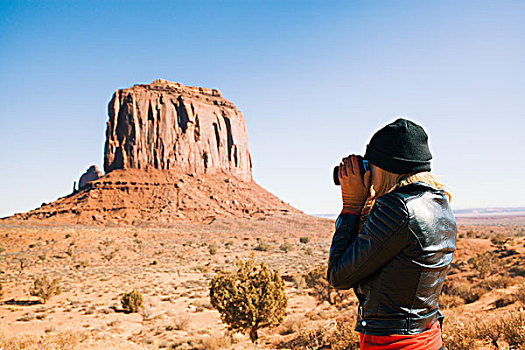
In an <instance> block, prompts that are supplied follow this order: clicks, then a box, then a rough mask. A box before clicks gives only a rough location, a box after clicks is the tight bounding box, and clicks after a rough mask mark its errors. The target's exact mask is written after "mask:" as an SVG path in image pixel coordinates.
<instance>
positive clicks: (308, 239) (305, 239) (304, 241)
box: [299, 236, 310, 244]
mask: <svg viewBox="0 0 525 350" xmlns="http://www.w3.org/2000/svg"><path fill="white" fill-rule="evenodd" d="M299 242H300V243H304V244H306V243H308V242H310V237H306V236H303V237H300V238H299Z"/></svg>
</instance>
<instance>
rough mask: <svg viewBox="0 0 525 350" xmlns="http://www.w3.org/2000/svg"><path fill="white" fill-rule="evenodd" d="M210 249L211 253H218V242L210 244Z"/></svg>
mask: <svg viewBox="0 0 525 350" xmlns="http://www.w3.org/2000/svg"><path fill="white" fill-rule="evenodd" d="M208 251H209V252H210V255H215V254H217V244H215V243H210V244H208Z"/></svg>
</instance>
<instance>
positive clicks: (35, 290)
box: [29, 276, 62, 304]
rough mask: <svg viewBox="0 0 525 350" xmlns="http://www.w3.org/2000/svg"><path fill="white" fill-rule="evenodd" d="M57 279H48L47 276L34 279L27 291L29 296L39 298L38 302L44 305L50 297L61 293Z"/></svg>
mask: <svg viewBox="0 0 525 350" xmlns="http://www.w3.org/2000/svg"><path fill="white" fill-rule="evenodd" d="M59 283H60V279H59V278H54V279H51V278H48V277H47V276H41V277H38V276H37V277H35V278H34V280H33V286H31V288H30V289H29V294H31V295H32V296H35V297H38V298H40V302H41V303H42V304H45V303H46V302H47V301H48V300H49V299H51V297H53V296H55V295H59V294H60V293H61V292H62V289H61V288H60V285H59Z"/></svg>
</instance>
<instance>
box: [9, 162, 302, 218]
mask: <svg viewBox="0 0 525 350" xmlns="http://www.w3.org/2000/svg"><path fill="white" fill-rule="evenodd" d="M274 217H279V218H281V219H282V218H283V217H286V218H290V219H292V218H298V217H303V218H306V217H307V216H306V215H304V214H303V213H302V212H300V211H298V210H296V209H294V208H293V207H291V206H290V205H288V204H286V203H284V202H283V201H281V200H280V199H279V198H277V197H276V196H274V195H272V194H271V193H270V192H268V191H266V190H264V189H263V188H262V187H260V186H258V185H257V184H255V183H254V182H244V181H241V180H239V179H237V178H235V177H232V176H231V175H229V174H227V173H225V172H218V173H215V174H213V175H209V174H193V173H185V172H180V171H177V170H158V169H147V170H144V169H126V170H122V169H119V170H114V171H112V172H110V173H109V174H106V175H105V176H103V177H101V178H99V179H97V180H94V181H92V182H89V183H87V184H86V186H85V187H83V188H81V189H80V190H79V192H77V193H75V194H71V195H69V196H66V197H62V198H59V199H58V200H56V201H54V202H52V203H49V204H43V205H42V206H41V207H40V208H37V209H35V210H33V211H30V212H27V213H23V214H16V215H14V216H12V217H10V218H6V219H4V220H5V221H29V222H33V221H35V220H36V221H45V222H48V223H76V224H107V223H112V224H133V225H138V224H167V223H176V222H180V221H189V222H204V223H211V222H213V221H214V220H216V219H221V218H245V219H266V218H274Z"/></svg>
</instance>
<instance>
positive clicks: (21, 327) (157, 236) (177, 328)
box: [0, 216, 525, 349]
mask: <svg viewBox="0 0 525 350" xmlns="http://www.w3.org/2000/svg"><path fill="white" fill-rule="evenodd" d="M283 222H284V223H283ZM484 224H486V222H484ZM332 228H333V221H331V220H325V219H312V220H311V221H310V222H303V221H298V220H294V218H293V217H289V216H288V217H280V218H277V219H276V220H271V219H267V220H259V221H253V220H234V219H232V220H216V221H213V222H212V223H210V224H180V225H178V226H174V227H169V228H154V227H142V228H140V227H132V226H123V227H118V226H113V227H100V226H81V225H60V226H56V225H55V226H53V225H47V226H42V225H28V224H25V225H18V224H1V225H0V283H1V284H2V286H3V297H2V298H1V300H2V303H0V335H2V334H3V336H4V338H7V339H9V338H13V337H15V338H17V339H20V338H21V337H23V336H25V335H29V336H30V337H31V336H32V337H33V338H31V339H33V340H32V341H34V339H36V338H38V337H41V336H44V337H53V336H62V335H64V334H71V339H69V338H68V339H69V340H67V341H68V342H69V344H70V347H71V348H90V346H93V348H108V349H111V348H115V349H117V348H126V349H157V348H172V349H192V348H203V349H205V348H209V349H215V348H231V349H250V348H257V349H259V348H260V349H273V348H278V347H279V346H278V344H280V343H282V342H286V341H288V340H290V339H293V338H294V336H295V334H296V333H297V332H298V330H299V329H301V328H304V327H312V326H313V325H324V324H327V323H329V322H330V321H331V320H333V319H335V318H336V317H337V316H338V315H341V313H342V312H349V313H353V312H355V311H354V309H355V303H356V301H355V298H354V297H353V296H352V295H350V296H348V297H347V298H348V299H347V303H346V305H345V306H343V308H342V307H341V306H333V305H330V304H328V303H327V302H323V303H318V302H317V300H316V299H315V298H314V297H313V296H312V295H310V294H309V290H308V289H307V288H305V286H303V285H301V284H300V283H298V282H297V276H301V275H303V274H305V273H307V272H308V271H310V270H311V269H312V268H313V267H315V266H317V265H318V264H322V263H325V262H326V260H327V257H328V250H329V247H330V239H331V235H332ZM522 232H523V226H522V225H521V224H505V225H498V224H497V223H489V225H481V226H480V225H462V226H460V229H459V235H460V237H461V238H459V240H458V250H457V252H456V255H455V262H458V265H457V266H458V267H457V271H456V272H455V273H453V274H452V275H451V276H449V277H448V278H447V279H450V280H451V281H459V282H462V281H467V282H469V283H474V282H475V281H476V279H475V278H470V277H469V276H471V275H472V273H473V271H472V270H470V269H468V268H465V266H466V263H465V262H466V261H467V260H468V259H469V258H471V257H474V256H476V255H477V254H479V253H483V252H485V251H490V250H497V249H498V247H497V246H496V245H495V244H494V243H493V242H492V241H491V238H493V237H495V236H496V235H498V237H500V238H501V237H512V238H511V239H510V240H508V241H507V242H506V243H505V244H506V246H505V249H506V251H511V250H513V251H515V252H516V254H514V255H513V256H510V257H507V258H505V259H506V260H504V261H505V264H507V265H505V266H507V268H509V269H510V268H511V267H512V266H514V265H513V264H517V263H522V262H523V257H524V243H525V240H524V238H523V234H522ZM300 237H308V239H309V242H307V243H301V242H300V241H299V239H300ZM261 242H264V243H267V245H268V246H267V250H266V251H261V250H257V249H256V247H258V246H260V245H261ZM210 245H214V246H215V247H216V252H214V253H212V252H211V250H212V249H210ZM500 248H501V247H500ZM252 254H253V255H254V256H255V258H256V260H257V261H264V262H265V263H266V264H268V265H269V267H270V268H272V269H277V270H278V271H279V272H280V273H281V275H282V276H283V277H284V279H285V280H286V293H287V295H288V297H289V303H288V308H287V312H286V318H285V322H283V324H282V325H281V326H279V327H275V328H272V329H262V330H261V331H260V332H259V334H260V340H259V342H258V344H255V345H253V344H251V342H250V341H249V338H248V337H247V336H246V335H243V334H239V333H233V332H230V331H228V330H227V327H226V326H225V325H224V324H223V323H222V322H221V320H220V316H219V313H218V312H217V311H216V310H214V309H213V307H212V306H211V304H210V300H209V284H210V281H211V279H212V278H213V277H214V275H215V271H217V270H219V269H223V268H233V267H234V263H235V259H236V258H240V259H244V258H248V257H250V256H251V255H252ZM520 259H521V260H520ZM40 275H46V276H49V277H52V278H59V279H60V285H61V287H62V293H61V294H60V295H57V296H54V297H52V298H51V299H50V300H49V301H47V303H45V304H41V303H40V302H39V301H38V298H36V297H34V296H30V295H29V288H30V286H31V284H32V281H33V278H34V277H35V276H40ZM512 277H515V278H517V279H519V278H520V277H519V276H517V275H513V276H512ZM294 281H295V282H294ZM516 281H517V280H516ZM133 288H137V289H138V290H140V291H141V292H142V293H143V295H144V301H145V307H144V308H143V309H142V310H141V311H140V312H139V313H131V314H126V313H123V312H120V310H121V305H120V301H119V298H120V295H121V293H124V292H129V291H130V290H131V289H133ZM517 288H518V283H513V284H512V285H510V286H508V287H507V288H502V289H494V290H492V291H490V292H489V293H486V294H485V295H483V296H482V297H481V298H480V299H479V300H477V301H475V302H473V303H469V304H467V305H462V306H459V307H458V308H457V309H454V310H456V311H454V312H459V313H464V312H474V313H476V312H486V313H487V314H489V313H495V312H500V311H502V310H505V308H509V307H512V305H510V306H505V307H502V308H495V307H494V302H495V301H496V300H498V299H500V298H502V296H504V295H506V294H512V293H513V292H515V290H516V289H517ZM451 310H452V309H451ZM446 312H450V311H449V310H444V313H445V314H446ZM83 337H86V338H89V341H84V340H83ZM79 344H80V345H79ZM89 344H92V345H89ZM479 346H480V348H487V349H490V347H488V346H487V347H484V346H483V345H479ZM66 348H67V347H66Z"/></svg>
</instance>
